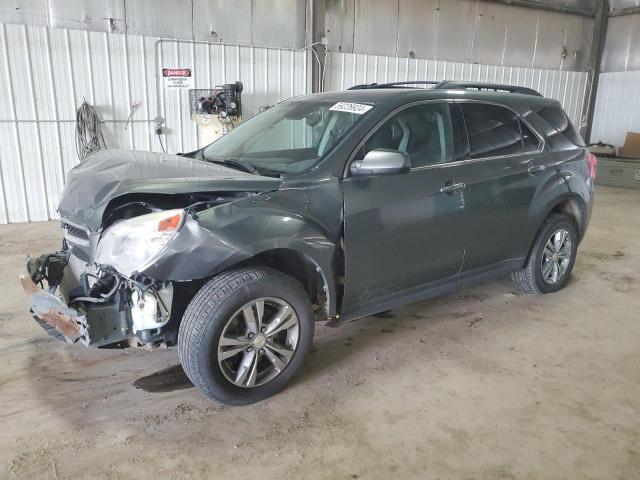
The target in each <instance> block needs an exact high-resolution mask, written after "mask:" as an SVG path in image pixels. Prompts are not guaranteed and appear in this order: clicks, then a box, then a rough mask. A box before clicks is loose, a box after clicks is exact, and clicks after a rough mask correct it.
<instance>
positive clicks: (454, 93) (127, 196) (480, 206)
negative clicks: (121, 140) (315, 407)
mask: <svg viewBox="0 0 640 480" xmlns="http://www.w3.org/2000/svg"><path fill="white" fill-rule="evenodd" d="M420 83H426V82H405V83H403V84H384V85H378V84H372V85H361V86H358V87H354V88H352V89H350V90H348V91H343V92H334V93H320V94H314V95H308V96H302V97H297V98H293V99H290V100H287V101H285V102H282V103H280V104H278V105H277V106H275V107H273V108H271V109H269V110H267V111H265V112H263V113H261V114H260V115H257V116H256V117H254V118H252V119H251V120H249V121H247V122H246V123H244V124H243V125H240V126H239V127H238V128H236V129H235V130H233V131H232V132H230V133H229V134H227V135H226V136H224V137H222V138H220V139H219V140H217V141H216V142H214V143H212V144H211V145H209V146H207V147H205V148H203V149H200V150H197V151H195V152H191V153H188V154H181V155H167V154H159V153H149V152H133V151H119V150H107V151H101V152H98V153H95V154H93V155H92V156H90V157H89V158H88V159H87V160H85V161H84V162H82V163H80V164H79V165H78V166H76V167H75V168H74V169H73V170H72V171H71V172H70V174H69V177H68V180H67V184H66V187H65V189H64V192H63V194H62V198H61V201H60V205H59V213H60V216H61V221H62V227H63V229H64V240H63V243H62V248H61V250H60V251H58V252H56V253H52V254H47V255H42V256H40V257H37V258H31V259H30V260H29V261H28V263H27V271H28V275H24V276H23V277H22V283H23V287H24V289H25V290H26V291H27V292H28V294H29V295H30V307H31V312H32V314H33V316H34V318H35V319H36V321H38V322H39V323H40V325H41V326H42V327H43V328H44V329H45V330H46V331H47V332H48V333H49V334H51V335H53V336H54V337H57V338H59V339H61V340H64V341H67V342H71V343H75V342H79V343H81V344H84V345H86V346H96V347H118V346H131V345H146V346H148V347H153V346H158V345H163V344H165V345H177V349H178V354H179V357H180V361H181V362H182V366H183V368H184V370H185V372H186V374H187V375H188V376H189V378H190V379H191V380H192V382H193V383H194V384H195V385H196V386H197V387H198V388H200V389H201V390H202V392H204V394H205V395H207V396H208V397H210V398H212V399H215V400H217V401H219V402H222V403H226V404H234V405H241V404H248V403H253V402H256V401H259V400H262V399H264V398H266V397H269V396H270V395H273V394H274V393H276V392H278V391H279V390H280V389H282V388H283V387H284V386H285V385H286V384H287V382H288V381H289V380H290V379H291V377H292V376H293V375H294V374H295V373H296V371H297V370H298V369H299V368H300V366H301V364H302V362H303V360H304V358H305V355H306V354H307V353H308V352H309V349H310V348H311V343H312V339H313V333H314V323H315V322H316V321H328V322H330V324H332V325H335V324H339V323H341V322H343V321H349V320H355V319H358V318H362V317H366V316H368V315H372V314H376V313H379V312H383V311H387V310H390V309H395V308H398V307H402V306H403V305H407V304H409V303H412V302H416V301H420V300H424V299H426V298H429V297H433V296H434V295H440V294H444V293H447V292H450V291H452V290H454V289H457V288H460V287H462V286H464V285H469V284H472V283H477V282H481V281H487V280H490V279H494V278H498V277H502V276H505V275H507V274H511V275H512V277H513V279H514V280H515V282H516V283H517V284H518V285H519V286H520V287H521V288H522V289H523V290H524V291H526V292H532V293H549V292H553V291H556V290H558V289H560V288H562V287H563V286H564V285H565V284H566V283H567V280H568V278H569V275H570V273H571V270H572V267H573V264H574V261H575V258H576V249H577V247H578V243H579V242H580V240H581V239H582V237H583V236H584V234H585V230H586V228H587V224H588V223H589V217H590V213H591V204H592V195H593V180H594V177H595V158H594V157H592V156H590V155H589V154H588V151H587V148H586V147H585V144H584V142H583V140H582V139H581V137H580V135H579V134H578V133H577V132H576V130H575V129H574V127H573V126H572V125H571V123H570V121H569V119H568V118H567V115H566V114H565V113H564V111H563V110H562V108H561V107H560V105H559V104H558V102H556V101H554V100H550V99H547V98H543V97H542V96H541V95H540V94H539V93H537V92H535V91H533V90H530V89H527V88H521V87H511V86H505V85H491V84H476V83H461V82H441V83H439V84H437V85H433V86H431V85H419V84H420ZM413 84H415V85H413ZM425 86H428V87H431V88H424V87H425Z"/></svg>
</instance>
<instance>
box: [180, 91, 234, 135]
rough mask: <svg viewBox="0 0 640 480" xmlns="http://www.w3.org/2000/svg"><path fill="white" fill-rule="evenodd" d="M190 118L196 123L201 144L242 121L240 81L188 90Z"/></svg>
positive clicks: (222, 133)
mask: <svg viewBox="0 0 640 480" xmlns="http://www.w3.org/2000/svg"><path fill="white" fill-rule="evenodd" d="M189 97H190V103H191V120H192V121H193V122H195V123H196V125H198V127H199V128H198V134H199V137H200V144H201V145H208V144H209V143H211V142H213V141H214V140H216V139H218V138H220V137H221V136H222V135H225V134H226V133H228V132H229V131H231V130H232V129H233V128H235V126H236V125H238V124H239V123H240V122H241V121H242V82H240V81H238V82H235V83H225V84H224V85H220V86H216V87H215V88H213V89H196V90H189Z"/></svg>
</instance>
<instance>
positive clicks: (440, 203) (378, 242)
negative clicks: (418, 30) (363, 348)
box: [343, 102, 467, 317]
mask: <svg viewBox="0 0 640 480" xmlns="http://www.w3.org/2000/svg"><path fill="white" fill-rule="evenodd" d="M460 121H461V118H459V116H458V115H452V114H451V109H450V107H449V104H448V103H445V102H427V103H421V104H417V105H416V104H414V105H412V106H409V107H406V108H404V109H403V110H401V111H399V112H398V113H396V114H395V115H393V116H392V117H391V118H390V119H389V120H387V121H386V122H385V123H383V124H382V125H381V126H380V127H379V128H378V129H377V130H375V131H374V133H373V134H372V135H371V136H370V137H369V138H368V139H367V140H366V141H365V142H364V144H363V145H362V147H361V148H360V149H359V150H358V152H357V153H356V155H355V158H354V159H353V160H359V159H362V158H364V155H365V154H366V153H367V152H369V151H371V150H373V149H376V148H387V149H393V150H399V151H402V152H406V153H407V154H408V155H409V158H410V160H411V163H412V168H411V171H410V172H409V173H405V174H395V175H378V176H370V177H359V176H348V177H347V178H346V179H345V180H344V181H343V190H344V202H345V232H344V238H345V245H344V248H345V264H346V266H345V277H346V278H345V292H344V299H343V315H344V316H346V317H350V316H359V315H365V314H368V313H372V312H375V311H377V310H378V309H379V307H380V306H381V305H387V304H389V302H392V301H393V300H394V299H397V298H400V297H404V296H406V295H407V294H410V293H411V291H412V290H417V291H419V290H420V289H421V288H424V287H425V286H426V285H428V284H432V283H434V282H437V281H439V280H443V279H448V278H454V277H455V276H456V275H457V274H458V273H459V271H460V268H461V266H462V259H463V252H464V248H465V242H466V240H467V239H466V238H465V237H466V235H465V231H466V226H465V224H466V206H465V197H464V190H463V187H464V184H463V183H462V180H461V179H462V177H463V175H464V168H465V162H464V160H463V157H464V155H465V150H466V137H465V136H464V135H465V133H464V126H462V125H459V124H457V123H458V122H460ZM463 144H464V145H465V147H461V145H463Z"/></svg>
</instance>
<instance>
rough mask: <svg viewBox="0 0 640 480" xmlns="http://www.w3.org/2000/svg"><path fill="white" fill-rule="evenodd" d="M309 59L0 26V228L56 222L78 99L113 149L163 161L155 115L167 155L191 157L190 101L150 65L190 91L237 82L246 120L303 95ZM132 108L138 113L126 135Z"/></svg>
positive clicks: (280, 52) (72, 157)
mask: <svg viewBox="0 0 640 480" xmlns="http://www.w3.org/2000/svg"><path fill="white" fill-rule="evenodd" d="M156 50H157V53H156ZM308 55H309V54H308V52H306V51H296V50H284V49H268V48H258V47H240V46H230V45H222V44H206V43H197V42H191V41H188V40H162V41H159V40H158V39H157V38H154V37H143V36H137V35H121V34H112V33H106V32H89V31H80V30H68V29H58V28H48V27H42V26H25V25H10V24H0V78H1V80H0V223H9V222H12V223H13V222H28V221H35V220H47V219H51V218H56V206H57V202H58V197H59V194H60V191H61V190H62V187H63V184H64V179H65V177H66V175H67V173H68V171H69V170H70V169H71V168H72V167H73V166H74V165H75V164H76V163H77V162H78V159H77V155H76V152H75V136H74V133H75V132H74V127H75V124H74V121H75V110H76V108H77V106H78V105H79V104H80V102H82V99H83V98H86V100H87V102H89V103H91V104H94V105H96V109H97V111H98V113H99V115H100V117H101V119H102V120H103V121H104V122H105V123H104V133H105V140H106V142H107V145H108V146H109V147H111V148H113V147H120V148H134V149H141V150H154V151H160V145H159V143H158V139H157V136H155V135H154V134H153V122H152V119H153V118H154V117H155V116H156V115H157V107H158V106H159V110H160V114H161V115H162V116H163V117H164V118H165V127H166V129H167V136H166V142H167V145H166V148H167V150H168V151H169V152H172V153H175V152H180V151H189V150H192V149H194V148H196V147H197V130H196V125H195V124H194V123H193V122H192V121H191V120H190V116H189V100H188V92H187V91H186V90H174V91H167V90H164V89H162V87H161V86H159V85H158V84H157V83H156V71H157V70H156V57H157V58H158V66H157V69H158V70H159V69H160V68H162V67H172V68H183V67H184V68H191V69H192V70H193V72H194V76H195V88H211V87H213V86H215V85H220V84H222V83H225V82H234V81H236V80H241V81H242V82H243V83H244V87H245V88H244V91H243V93H242V99H243V108H244V114H245V118H246V117H248V116H251V115H254V114H255V113H256V112H258V111H259V108H260V107H261V106H264V105H273V104H274V103H276V102H278V101H280V100H283V99H286V98H289V97H291V96H294V95H300V94H303V93H307V92H308V90H309V84H308V82H307V76H308V75H307V63H308ZM156 92H159V99H158V96H157V94H156ZM158 100H159V102H158ZM134 102H140V104H141V106H140V108H139V109H138V110H137V111H136V112H135V113H134V115H133V118H132V122H131V123H130V124H129V126H128V127H127V128H126V130H125V123H126V119H127V117H128V115H129V112H130V105H131V104H132V103H134Z"/></svg>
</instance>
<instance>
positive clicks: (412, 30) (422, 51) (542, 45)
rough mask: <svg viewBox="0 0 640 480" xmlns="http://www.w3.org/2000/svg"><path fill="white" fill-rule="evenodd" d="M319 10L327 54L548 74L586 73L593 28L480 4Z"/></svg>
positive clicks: (423, 0) (376, 0) (572, 18)
mask: <svg viewBox="0 0 640 480" xmlns="http://www.w3.org/2000/svg"><path fill="white" fill-rule="evenodd" d="M540 3H542V2H540ZM544 3H554V4H556V5H564V6H574V7H581V8H585V9H587V10H592V9H593V8H594V7H595V5H594V4H593V2H544ZM325 9H326V20H325V22H326V23H325V35H326V37H327V39H328V42H329V44H328V46H329V50H331V51H334V52H342V53H364V54H374V55H388V56H392V57H394V56H398V57H409V58H422V59H433V60H447V61H456V62H464V63H480V64H485V65H510V66H518V67H531V68H547V69H556V70H577V71H582V70H585V69H586V68H587V67H588V66H589V58H590V55H591V45H592V40H593V32H594V21H593V18H589V17H586V16H580V15H572V14H565V13H557V12H550V11H543V10H535V9H532V8H525V7H520V6H515V5H504V4H499V3H495V2H486V1H481V0H326V1H325Z"/></svg>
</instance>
